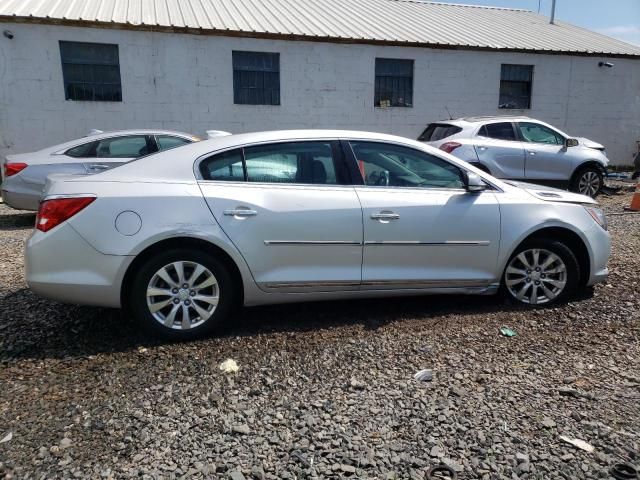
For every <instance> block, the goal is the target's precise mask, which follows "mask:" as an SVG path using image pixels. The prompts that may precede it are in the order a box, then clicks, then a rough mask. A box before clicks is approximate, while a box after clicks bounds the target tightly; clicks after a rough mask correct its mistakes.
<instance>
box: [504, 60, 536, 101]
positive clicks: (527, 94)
mask: <svg viewBox="0 0 640 480" xmlns="http://www.w3.org/2000/svg"><path fill="white" fill-rule="evenodd" d="M532 83H533V65H508V64H503V65H502V70H501V73H500V102H499V104H498V107H499V108H511V109H529V108H531V84H532Z"/></svg>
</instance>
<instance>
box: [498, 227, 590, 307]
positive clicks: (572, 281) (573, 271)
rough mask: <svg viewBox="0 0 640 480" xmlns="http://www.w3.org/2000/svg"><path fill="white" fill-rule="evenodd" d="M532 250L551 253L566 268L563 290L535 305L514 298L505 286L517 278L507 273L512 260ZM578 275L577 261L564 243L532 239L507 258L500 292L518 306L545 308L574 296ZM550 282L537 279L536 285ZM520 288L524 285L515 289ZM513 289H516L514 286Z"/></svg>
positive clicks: (522, 284)
mask: <svg viewBox="0 0 640 480" xmlns="http://www.w3.org/2000/svg"><path fill="white" fill-rule="evenodd" d="M532 250H546V251H547V252H551V253H553V254H555V255H557V256H558V257H559V258H560V260H562V262H563V263H564V265H565V268H566V277H565V282H566V283H565V285H564V288H563V289H562V290H561V291H560V292H559V293H558V294H557V296H556V297H555V298H553V299H550V300H548V301H543V302H541V303H536V304H533V303H531V302H528V301H523V300H520V299H518V298H516V295H515V294H514V293H513V290H512V289H510V288H509V287H508V286H507V281H508V280H512V279H513V278H514V277H515V278H516V279H517V278H518V276H517V275H515V276H512V275H511V274H508V273H507V271H508V269H509V267H510V266H511V265H512V262H513V261H514V259H515V258H516V257H518V255H520V254H521V253H523V252H530V251H532ZM525 255H526V254H525ZM529 258H531V257H529ZM516 262H518V260H516ZM553 265H554V264H551V267H553ZM526 271H529V270H526ZM580 275H581V272H580V265H579V263H578V260H577V259H576V256H575V255H574V254H573V252H572V251H571V249H569V247H567V246H566V245H565V244H564V243H562V242H560V241H557V240H551V239H547V238H532V239H529V240H527V241H525V242H523V243H522V244H521V245H520V246H518V248H517V249H516V250H515V251H514V252H513V254H512V255H511V257H510V258H509V261H508V262H507V266H506V267H505V269H504V271H503V272H502V279H501V282H500V283H501V290H502V294H503V295H505V296H506V297H507V298H509V299H510V300H512V301H514V302H517V303H519V304H524V305H528V306H545V307H546V306H548V305H554V304H558V303H563V302H565V301H567V300H568V299H570V298H571V297H572V296H574V295H575V293H576V291H577V290H578V286H579V285H580ZM527 278H532V279H533V280H534V281H536V280H535V277H533V275H532V276H531V277H529V276H527ZM550 280H553V279H552V278H549V280H542V279H538V280H537V281H538V284H540V283H541V282H548V281H550ZM534 281H531V280H530V281H528V282H527V283H531V284H532V285H533V283H534ZM544 285H545V286H549V284H548V283H544ZM520 286H522V287H524V283H521V284H517V289H519V288H520ZM514 288H516V287H515V286H514ZM551 288H555V287H551ZM540 290H541V287H540V288H539V290H538V291H540ZM545 298H546V296H545Z"/></svg>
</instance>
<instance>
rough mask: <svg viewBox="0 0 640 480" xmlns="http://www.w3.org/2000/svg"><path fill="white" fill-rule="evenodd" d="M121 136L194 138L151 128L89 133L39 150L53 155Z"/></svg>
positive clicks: (180, 133) (171, 131)
mask: <svg viewBox="0 0 640 480" xmlns="http://www.w3.org/2000/svg"><path fill="white" fill-rule="evenodd" d="M123 135H175V136H179V137H186V138H192V139H195V138H196V137H195V136H194V135H192V134H190V133H185V132H178V131H175V130H163V129H153V128H138V129H131V130H112V131H104V132H100V133H90V134H88V135H86V136H84V137H80V138H76V139H75V140H69V141H68V142H64V143H59V144H57V145H52V146H50V147H46V148H43V149H42V150H39V152H42V153H53V152H58V151H60V150H66V149H68V148H71V147H75V146H76V145H82V144H84V143H87V142H93V141H94V140H102V139H103V138H111V137H119V136H123Z"/></svg>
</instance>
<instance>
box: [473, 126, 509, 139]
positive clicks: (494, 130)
mask: <svg viewBox="0 0 640 480" xmlns="http://www.w3.org/2000/svg"><path fill="white" fill-rule="evenodd" d="M478 135H480V136H481V137H487V138H495V139H496V140H516V132H514V130H513V124H512V123H511V122H502V123H489V124H487V125H484V126H483V127H482V128H481V129H480V130H479V131H478Z"/></svg>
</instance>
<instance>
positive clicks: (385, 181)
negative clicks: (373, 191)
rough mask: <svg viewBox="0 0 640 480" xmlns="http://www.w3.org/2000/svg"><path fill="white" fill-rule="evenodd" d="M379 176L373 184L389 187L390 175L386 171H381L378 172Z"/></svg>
mask: <svg viewBox="0 0 640 480" xmlns="http://www.w3.org/2000/svg"><path fill="white" fill-rule="evenodd" d="M377 177H378V178H376V179H375V180H374V181H373V184H374V185H375V186H377V187H387V186H389V175H388V174H387V173H386V172H380V173H379V174H377Z"/></svg>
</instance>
